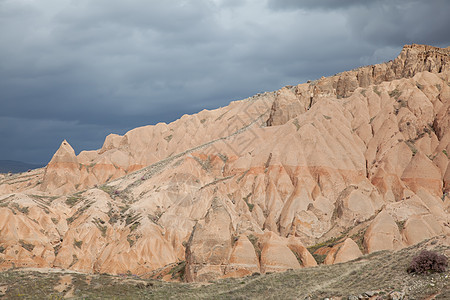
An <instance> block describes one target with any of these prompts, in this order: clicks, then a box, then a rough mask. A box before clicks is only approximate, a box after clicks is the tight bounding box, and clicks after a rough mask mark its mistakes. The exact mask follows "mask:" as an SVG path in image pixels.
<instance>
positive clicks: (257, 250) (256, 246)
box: [247, 234, 262, 260]
mask: <svg viewBox="0 0 450 300" xmlns="http://www.w3.org/2000/svg"><path fill="white" fill-rule="evenodd" d="M247 238H248V240H249V241H250V243H252V245H253V248H254V249H255V253H256V256H257V257H258V260H261V252H262V249H261V246H260V245H259V242H258V237H256V236H255V235H253V234H250V235H249V236H247Z"/></svg>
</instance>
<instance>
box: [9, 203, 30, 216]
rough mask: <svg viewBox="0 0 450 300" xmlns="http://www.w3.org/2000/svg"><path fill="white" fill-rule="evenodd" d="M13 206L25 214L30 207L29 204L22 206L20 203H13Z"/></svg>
mask: <svg viewBox="0 0 450 300" xmlns="http://www.w3.org/2000/svg"><path fill="white" fill-rule="evenodd" d="M11 207H12V208H14V209H16V210H17V211H19V212H21V213H23V214H24V215H28V213H29V209H28V207H27V206H20V205H19V204H18V203H15V202H14V203H12V204H11Z"/></svg>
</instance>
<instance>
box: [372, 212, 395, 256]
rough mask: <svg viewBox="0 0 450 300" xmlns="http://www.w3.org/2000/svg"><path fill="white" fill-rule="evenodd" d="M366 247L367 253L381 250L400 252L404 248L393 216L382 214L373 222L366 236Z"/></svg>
mask: <svg viewBox="0 0 450 300" xmlns="http://www.w3.org/2000/svg"><path fill="white" fill-rule="evenodd" d="M364 245H365V247H366V249H367V252H369V253H371V252H376V251H381V250H398V249H400V248H402V247H403V240H402V238H401V236H400V232H399V228H398V226H397V224H396V223H395V221H394V219H393V218H392V216H391V215H389V214H388V213H387V212H386V211H382V212H380V213H379V214H378V215H377V216H376V218H375V219H374V220H373V221H372V223H371V224H370V226H369V228H367V231H366V233H365V235H364Z"/></svg>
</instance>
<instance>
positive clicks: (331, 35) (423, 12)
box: [0, 0, 450, 163]
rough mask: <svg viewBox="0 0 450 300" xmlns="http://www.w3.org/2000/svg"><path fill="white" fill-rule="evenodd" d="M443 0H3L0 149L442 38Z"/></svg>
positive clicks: (102, 127) (187, 106) (101, 127)
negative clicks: (406, 45)
mask: <svg viewBox="0 0 450 300" xmlns="http://www.w3.org/2000/svg"><path fill="white" fill-rule="evenodd" d="M449 11H450V1H447V0H442V1H437V0H436V1H433V0H428V1H423V0H420V1H404V0H384V1H381V0H380V1H365V0H360V1H356V0H343V1H336V0H326V1H318V0H303V1H302V0H191V1H187V0H164V1H162V0H158V1H153V0H127V1H124V0H0V159H11V160H21V161H26V162H33V163H47V162H48V161H49V160H50V159H51V157H52V155H53V153H54V152H55V151H56V150H57V149H58V147H59V145H60V143H61V141H62V140H63V139H67V140H68V141H69V143H70V144H71V145H72V146H73V147H74V148H75V150H76V152H77V153H78V152H79V151H81V150H91V149H98V148H100V147H101V145H102V144H103V141H104V138H105V136H106V135H108V134H109V133H117V134H124V133H125V132H126V131H128V130H130V129H132V128H135V127H138V126H143V125H148V124H156V123H158V122H167V123H168V122H171V121H173V120H175V119H177V118H179V117H180V116H182V115H183V114H185V113H188V114H191V113H195V112H198V111H200V110H202V109H204V108H206V109H214V108H218V107H221V106H226V105H227V104H228V103H229V102H230V101H232V100H238V99H244V98H247V97H249V96H252V95H254V94H256V93H259V92H264V91H273V90H277V89H279V88H281V87H283V86H285V85H289V84H291V85H294V84H298V83H302V82H305V81H307V80H308V79H316V78H319V77H321V76H329V75H333V74H335V73H338V72H341V71H345V70H350V69H353V68H355V67H358V66H361V65H367V64H373V63H379V62H383V61H387V60H389V59H393V58H395V57H396V56H397V55H398V53H399V52H400V51H401V48H402V46H403V45H404V44H410V43H424V44H431V45H434V46H441V47H447V46H449V44H450V43H449V42H450V30H449V28H450V18H449V15H448V13H449Z"/></svg>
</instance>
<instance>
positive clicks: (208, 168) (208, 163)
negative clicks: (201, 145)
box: [193, 155, 212, 172]
mask: <svg viewBox="0 0 450 300" xmlns="http://www.w3.org/2000/svg"><path fill="white" fill-rule="evenodd" d="M193 158H194V159H195V161H196V162H198V163H199V164H200V166H201V167H202V169H203V170H205V171H206V172H209V171H211V169H212V164H211V156H210V155H208V157H207V158H206V160H204V161H203V160H202V159H201V158H199V157H197V156H193Z"/></svg>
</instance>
